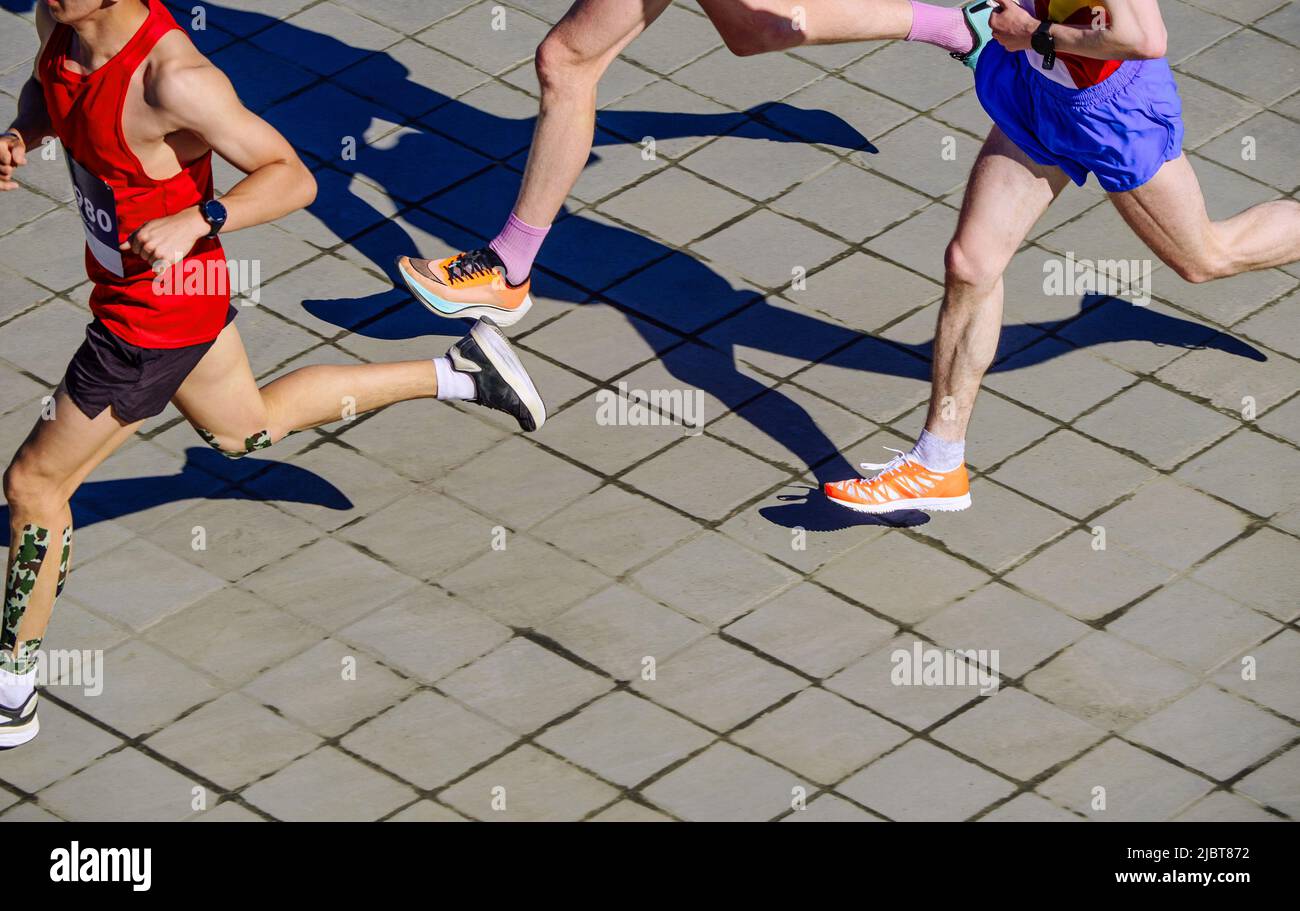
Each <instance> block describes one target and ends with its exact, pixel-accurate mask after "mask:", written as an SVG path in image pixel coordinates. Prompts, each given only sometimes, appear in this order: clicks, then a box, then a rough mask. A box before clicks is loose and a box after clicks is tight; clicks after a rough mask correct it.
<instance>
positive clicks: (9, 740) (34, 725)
mask: <svg viewBox="0 0 1300 911" xmlns="http://www.w3.org/2000/svg"><path fill="white" fill-rule="evenodd" d="M40 732H41V723H40V721H39V720H38V719H37V717H36V715H35V714H33V715H32V720H31V721H29V722H27V723H26V724H22V725H19V726H17V727H12V728H5V729H4V730H0V750H12V749H13V748H14V747H20V746H22V745H23V744H24V743H30V742H31V741H32V740H35V739H36V735H37V734H39V733H40Z"/></svg>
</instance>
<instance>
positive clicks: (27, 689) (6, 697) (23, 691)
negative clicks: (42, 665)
mask: <svg viewBox="0 0 1300 911" xmlns="http://www.w3.org/2000/svg"><path fill="white" fill-rule="evenodd" d="M34 689H36V668H32V669H31V670H30V671H28V672H27V673H25V674H11V673H9V671H6V670H0V705H3V706H4V707H5V708H8V709H17V708H21V707H22V704H23V703H24V702H26V701H27V697H28V696H30V695H31V693H32V690H34Z"/></svg>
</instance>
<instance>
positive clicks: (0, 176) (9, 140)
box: [0, 133, 27, 190]
mask: <svg viewBox="0 0 1300 911" xmlns="http://www.w3.org/2000/svg"><path fill="white" fill-rule="evenodd" d="M25 164H27V144H26V143H25V142H23V138H22V137H21V136H19V135H18V134H17V133H5V134H4V135H3V136H0V190H16V189H18V183H17V181H15V180H14V179H13V175H14V169H15V168H17V167H19V166H20V165H25Z"/></svg>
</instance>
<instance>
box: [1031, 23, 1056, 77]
mask: <svg viewBox="0 0 1300 911" xmlns="http://www.w3.org/2000/svg"><path fill="white" fill-rule="evenodd" d="M1051 27H1052V22H1051V20H1050V19H1044V20H1043V21H1042V22H1040V23H1038V28H1036V29H1034V36H1033V37H1032V38H1030V39H1029V44H1030V46H1031V47H1033V49H1034V50H1035V51H1037V52H1038V53H1040V54H1042V55H1043V69H1045V70H1050V69H1051V68H1052V67H1054V66H1056V39H1055V38H1053V37H1052V33H1051V32H1050V31H1048V29H1050V28H1051Z"/></svg>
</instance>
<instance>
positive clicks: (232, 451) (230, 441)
mask: <svg viewBox="0 0 1300 911" xmlns="http://www.w3.org/2000/svg"><path fill="white" fill-rule="evenodd" d="M194 430H195V432H196V433H198V435H199V436H200V437H202V438H203V442H205V443H207V444H208V445H209V446H211V447H212V448H213V449H215V450H216V451H217V452H219V453H221V454H222V455H223V456H225V457H226V458H228V459H240V458H243V457H244V456H246V455H248V454H249V453H250V452H256V451H257V450H259V449H265V448H266V447H268V446H270V445H271V443H272V442H274V441H273V440H272V438H271V434H270V433H269V432H267V431H266V430H250V431H249V432H248V433H247V434H245V435H242V436H241V435H240V434H239V433H225V432H223V433H220V434H217V433H213V432H212V431H210V430H206V429H204V428H202V427H195V428H194Z"/></svg>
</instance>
